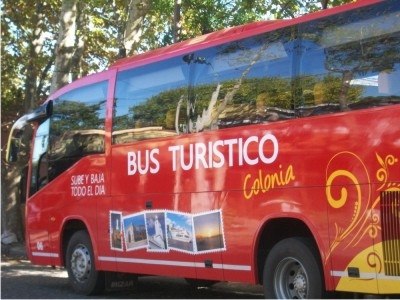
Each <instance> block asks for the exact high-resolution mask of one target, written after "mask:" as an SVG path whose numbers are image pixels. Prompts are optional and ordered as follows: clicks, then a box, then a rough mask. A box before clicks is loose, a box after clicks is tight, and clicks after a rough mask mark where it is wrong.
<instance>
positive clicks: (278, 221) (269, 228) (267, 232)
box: [254, 217, 327, 285]
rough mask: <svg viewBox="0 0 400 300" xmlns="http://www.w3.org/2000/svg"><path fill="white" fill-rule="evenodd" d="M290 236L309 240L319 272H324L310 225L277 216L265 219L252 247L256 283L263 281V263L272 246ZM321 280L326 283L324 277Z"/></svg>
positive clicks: (294, 219)
mask: <svg viewBox="0 0 400 300" xmlns="http://www.w3.org/2000/svg"><path fill="white" fill-rule="evenodd" d="M291 237H304V238H308V239H309V240H310V241H311V243H312V245H313V247H314V249H315V250H316V251H315V252H316V254H317V255H318V258H319V262H320V267H321V272H322V274H324V270H323V260H322V257H321V252H320V250H319V247H318V243H317V240H316V238H315V235H314V234H313V232H312V231H311V229H310V227H309V226H308V225H307V224H306V223H305V222H304V221H303V220H301V219H298V218H295V217H279V218H272V219H269V220H268V221H266V222H265V223H264V225H263V226H262V228H261V229H260V231H259V234H258V239H257V242H256V247H255V248H254V249H255V256H254V257H255V259H256V261H255V269H256V270H257V271H256V274H255V276H256V280H257V283H259V284H262V282H263V268H264V263H265V260H266V258H267V256H268V253H269V252H270V251H271V249H272V247H273V246H274V245H275V244H276V243H278V242H279V241H281V240H283V239H286V238H291ZM324 277H325V276H324ZM323 282H325V285H326V284H327V283H326V278H324V280H323Z"/></svg>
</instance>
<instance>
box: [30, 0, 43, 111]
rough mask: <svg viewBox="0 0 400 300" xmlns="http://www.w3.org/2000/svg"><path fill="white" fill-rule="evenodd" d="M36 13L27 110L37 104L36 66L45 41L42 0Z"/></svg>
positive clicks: (36, 7) (37, 6)
mask: <svg viewBox="0 0 400 300" xmlns="http://www.w3.org/2000/svg"><path fill="white" fill-rule="evenodd" d="M35 10H36V13H35V14H34V15H33V16H34V18H35V19H36V20H35V24H36V26H35V27H36V28H35V29H34V30H33V35H32V37H31V43H30V44H29V57H28V63H27V69H26V79H25V112H28V111H30V110H32V109H33V108H34V107H36V106H37V104H38V103H37V102H38V99H37V86H36V84H37V79H38V74H39V70H38V68H37V66H36V60H37V58H38V54H39V53H40V52H41V51H42V48H43V42H44V30H43V24H44V21H43V20H44V18H45V16H44V14H43V4H42V1H40V0H38V1H36V6H35Z"/></svg>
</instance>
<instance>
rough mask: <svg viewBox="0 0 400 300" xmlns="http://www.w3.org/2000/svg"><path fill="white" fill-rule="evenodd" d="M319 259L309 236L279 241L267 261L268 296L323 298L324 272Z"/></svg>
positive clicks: (266, 295) (265, 279)
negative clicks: (307, 237) (308, 238)
mask: <svg viewBox="0 0 400 300" xmlns="http://www.w3.org/2000/svg"><path fill="white" fill-rule="evenodd" d="M318 261H319V259H318V255H316V253H315V250H314V247H313V246H312V245H311V243H310V242H309V240H307V239H305V238H288V239H284V240H282V241H280V242H279V243H277V244H276V245H275V246H274V247H273V248H272V249H271V251H270V253H269V255H268V257H267V259H266V261H265V266H264V274H263V288H264V295H265V297H266V298H278V299H307V298H308V299H309V298H315V299H321V298H323V296H324V289H323V287H324V283H323V275H322V272H321V268H320V264H319V262H318Z"/></svg>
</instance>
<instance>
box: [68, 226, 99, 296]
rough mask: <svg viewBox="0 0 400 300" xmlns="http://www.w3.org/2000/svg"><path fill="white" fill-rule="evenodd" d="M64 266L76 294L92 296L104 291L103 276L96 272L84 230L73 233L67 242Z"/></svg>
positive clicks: (88, 238) (89, 243) (90, 245)
mask: <svg viewBox="0 0 400 300" xmlns="http://www.w3.org/2000/svg"><path fill="white" fill-rule="evenodd" d="M65 265H66V268H67V271H68V279H69V282H70V284H71V285H72V288H73V289H74V290H75V291H76V292H78V293H80V294H83V295H93V294H96V293H100V292H102V291H103V290H104V285H105V282H104V281H105V279H104V274H103V273H102V272H98V271H96V268H95V264H94V254H93V247H92V243H91V241H90V237H89V235H88V233H87V232H86V231H85V230H81V231H77V232H75V233H74V234H73V235H72V237H71V239H70V240H69V242H68V247H67V253H66V261H65Z"/></svg>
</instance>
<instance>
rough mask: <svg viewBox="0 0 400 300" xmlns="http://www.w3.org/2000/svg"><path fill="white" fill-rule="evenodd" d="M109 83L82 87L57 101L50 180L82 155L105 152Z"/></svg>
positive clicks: (55, 103)
mask: <svg viewBox="0 0 400 300" xmlns="http://www.w3.org/2000/svg"><path fill="white" fill-rule="evenodd" d="M107 85H108V82H106V81H104V82H100V83H96V84H93V85H89V86H85V87H82V88H78V89H76V90H73V91H71V92H68V93H66V94H64V95H62V96H60V97H59V98H58V99H56V100H55V101H54V107H53V115H52V117H51V122H50V143H49V156H48V161H49V179H50V180H51V179H53V178H54V177H56V176H57V175H58V174H60V173H61V172H63V171H64V170H66V169H67V168H69V167H70V166H71V165H72V164H74V163H75V162H76V161H78V160H79V159H80V158H81V157H83V156H86V155H90V154H96V153H104V126H105V107H106V95H107Z"/></svg>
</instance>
